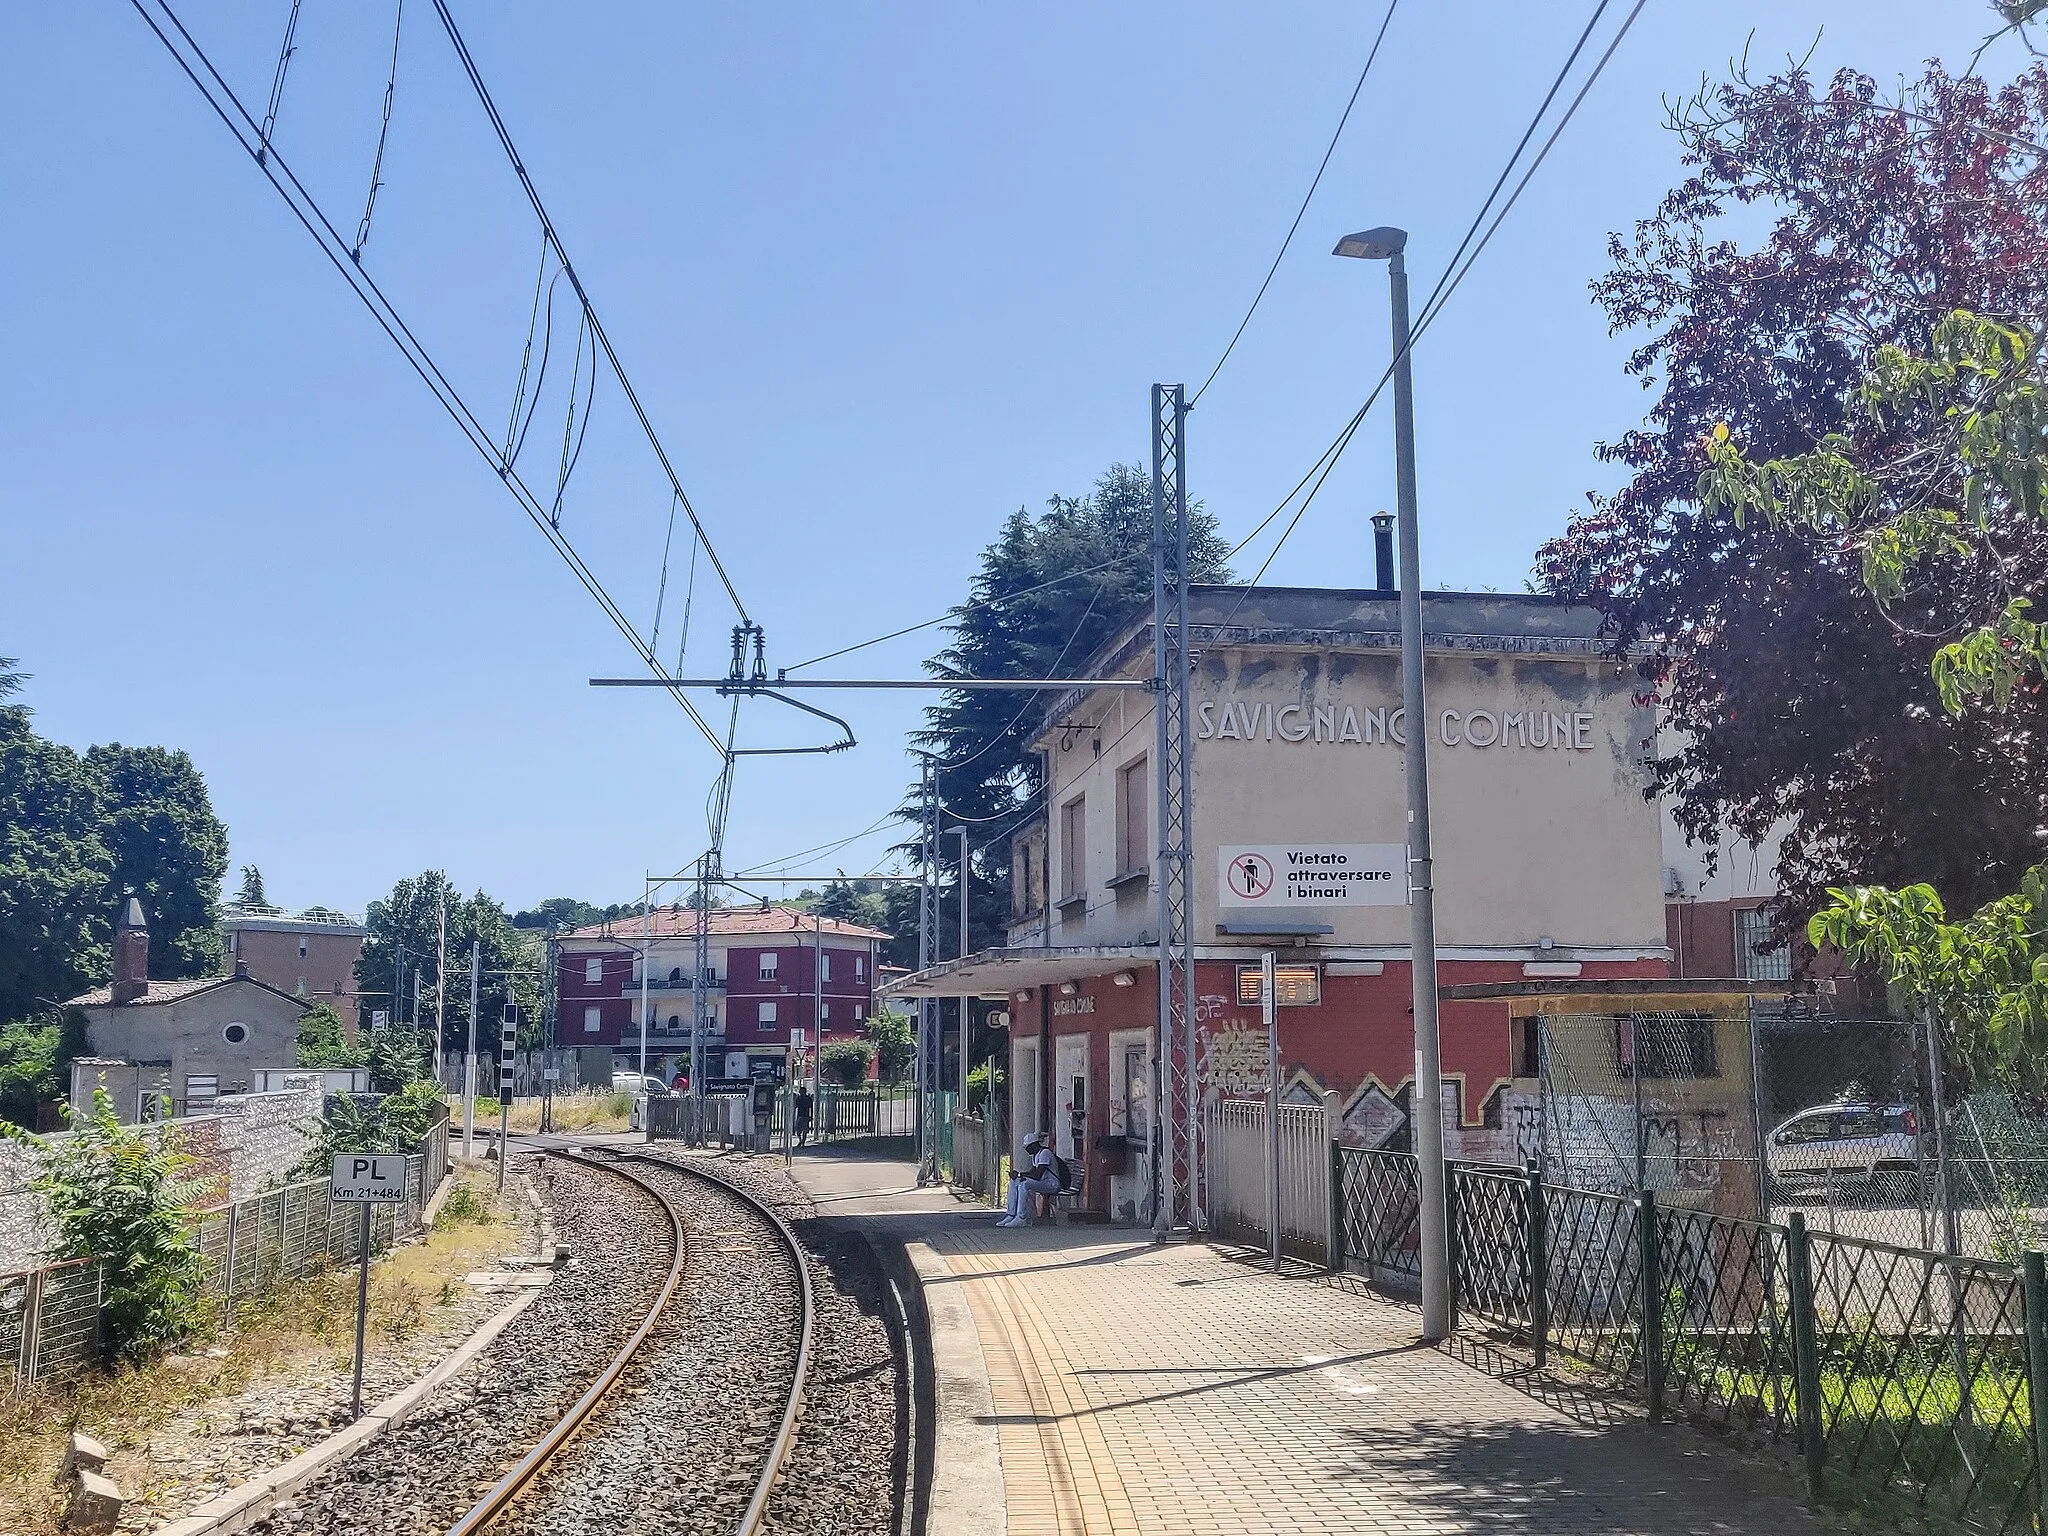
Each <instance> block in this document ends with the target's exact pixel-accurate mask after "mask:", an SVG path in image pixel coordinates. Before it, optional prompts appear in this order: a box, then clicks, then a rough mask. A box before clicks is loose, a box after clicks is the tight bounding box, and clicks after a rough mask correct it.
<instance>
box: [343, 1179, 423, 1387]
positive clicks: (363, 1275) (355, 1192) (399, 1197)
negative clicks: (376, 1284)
mask: <svg viewBox="0 0 2048 1536" xmlns="http://www.w3.org/2000/svg"><path fill="white" fill-rule="evenodd" d="M405 1186H406V1177H405V1159H404V1158H402V1157H387V1156H381V1155H378V1154H376V1153H371V1152H337V1153H335V1154H334V1168H333V1170H332V1171H331V1172H330V1173H329V1174H328V1177H327V1198H328V1199H329V1200H331V1201H333V1202H334V1203H335V1204H337V1205H360V1206H361V1207H362V1208H363V1214H362V1219H361V1221H360V1222H359V1223H358V1224H357V1227H356V1240H357V1245H358V1248H359V1249H360V1252H359V1253H358V1255H357V1261H358V1263H359V1264H360V1266H361V1268H360V1269H359V1270H358V1272H357V1275H356V1371H355V1387H354V1390H353V1391H352V1392H351V1394H350V1397H349V1421H350V1422H351V1423H353V1422H354V1421H355V1420H357V1419H360V1418H361V1417H362V1416H363V1333H364V1328H365V1325H366V1324H367V1322H368V1320H369V1315H370V1207H371V1206H373V1205H403V1204H404V1203H405Z"/></svg>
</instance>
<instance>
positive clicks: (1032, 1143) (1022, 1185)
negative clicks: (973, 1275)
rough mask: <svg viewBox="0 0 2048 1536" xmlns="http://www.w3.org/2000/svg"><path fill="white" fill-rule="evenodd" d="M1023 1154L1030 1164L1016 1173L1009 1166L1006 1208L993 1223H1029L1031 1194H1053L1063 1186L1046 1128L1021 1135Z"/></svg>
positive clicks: (1004, 1224) (1023, 1224) (1061, 1173)
mask: <svg viewBox="0 0 2048 1536" xmlns="http://www.w3.org/2000/svg"><path fill="white" fill-rule="evenodd" d="M1024 1155H1025V1156H1026V1157H1028V1158H1030V1159H1031V1164H1030V1167H1029V1168H1027V1169H1026V1170H1025V1171H1024V1172H1022V1173H1019V1172H1018V1171H1017V1170H1016V1169H1014V1168H1012V1169H1011V1170H1010V1202H1009V1212H1008V1214H1007V1215H1005V1216H1004V1217H1003V1218H1002V1219H1001V1220H1000V1221H998V1222H997V1223H996V1225H997V1226H999V1227H1028V1226H1029V1225H1031V1197H1032V1196H1033V1195H1056V1194H1058V1193H1059V1192H1060V1191H1061V1190H1062V1189H1064V1188H1065V1187H1066V1183H1067V1181H1066V1179H1065V1178H1064V1177H1063V1173H1064V1169H1063V1168H1062V1167H1061V1163H1060V1158H1059V1156H1058V1155H1057V1154H1056V1153H1055V1152H1054V1151H1053V1150H1052V1148H1050V1147H1048V1146H1047V1145H1046V1144H1045V1132H1043V1131H1033V1132H1032V1133H1031V1134H1030V1135H1029V1136H1026V1137H1025V1138H1024Z"/></svg>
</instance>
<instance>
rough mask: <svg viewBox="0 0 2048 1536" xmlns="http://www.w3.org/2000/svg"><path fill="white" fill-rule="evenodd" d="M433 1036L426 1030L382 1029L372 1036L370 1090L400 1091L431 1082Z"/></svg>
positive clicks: (432, 1073) (432, 1074) (376, 1091)
mask: <svg viewBox="0 0 2048 1536" xmlns="http://www.w3.org/2000/svg"><path fill="white" fill-rule="evenodd" d="M433 1076H434V1037H433V1035H432V1034H430V1033H429V1032H428V1031H426V1030H423V1029H380V1030H377V1031H375V1032H374V1033H372V1034H371V1036H370V1089H371V1091H372V1092H374V1093H399V1092H402V1091H403V1090H404V1089H407V1088H410V1087H411V1086H412V1085H413V1084H414V1083H421V1082H432V1081H433Z"/></svg>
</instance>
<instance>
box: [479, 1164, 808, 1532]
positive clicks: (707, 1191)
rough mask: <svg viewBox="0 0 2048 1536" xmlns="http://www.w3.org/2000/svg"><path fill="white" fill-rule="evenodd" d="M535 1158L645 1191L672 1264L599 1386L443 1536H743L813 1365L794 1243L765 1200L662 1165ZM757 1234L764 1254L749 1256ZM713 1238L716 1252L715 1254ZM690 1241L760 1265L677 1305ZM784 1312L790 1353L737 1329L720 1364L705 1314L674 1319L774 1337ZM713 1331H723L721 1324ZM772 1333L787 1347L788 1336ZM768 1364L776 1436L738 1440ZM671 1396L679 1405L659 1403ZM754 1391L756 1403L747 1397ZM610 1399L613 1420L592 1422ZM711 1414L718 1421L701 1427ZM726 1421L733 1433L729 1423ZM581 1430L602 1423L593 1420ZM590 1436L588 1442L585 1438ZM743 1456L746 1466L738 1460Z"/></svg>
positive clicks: (760, 1512) (727, 1271) (760, 1513)
mask: <svg viewBox="0 0 2048 1536" xmlns="http://www.w3.org/2000/svg"><path fill="white" fill-rule="evenodd" d="M545 1155H546V1156H550V1157H557V1158H561V1159H562V1160H564V1161H565V1162H570V1163H574V1164H576V1165H578V1166H579V1167H583V1168H587V1169H592V1170H601V1171H602V1172H604V1173H606V1174H609V1175H611V1176H613V1177H616V1178H620V1179H624V1180H626V1181H627V1182H629V1183H631V1184H633V1185H636V1186H637V1187H638V1188H639V1189H640V1190H642V1191H643V1192H645V1194H647V1195H648V1196H651V1197H652V1198H653V1200H654V1201H655V1202H656V1203H657V1204H658V1205H659V1207H660V1209H661V1210H662V1211H663V1212H664V1213H665V1214H666V1215H667V1217H668V1219H669V1222H670V1224H671V1227H672V1229H673V1233H674V1247H673V1255H674V1257H673V1261H672V1263H671V1264H670V1266H669V1272H668V1275H667V1277H666V1278H665V1279H664V1280H663V1282H662V1283H661V1285H660V1287H659V1289H658V1290H657V1291H656V1293H655V1296H654V1299H653V1302H652V1304H651V1305H650V1306H649V1307H648V1308H647V1311H646V1314H645V1316H644V1317H643V1318H642V1319H641V1320H640V1322H639V1324H638V1326H637V1327H635V1328H634V1330H633V1331H632V1333H631V1334H630V1335H629V1336H628V1337H627V1339H626V1340H625V1342H624V1343H623V1344H622V1345H621V1346H620V1348H619V1349H618V1351H617V1353H616V1354H615V1355H614V1356H613V1357H612V1359H611V1360H610V1362H609V1363H608V1364H607V1365H606V1366H605V1368H604V1369H603V1370H602V1371H601V1372H600V1373H599V1374H598V1376H597V1378H596V1380H594V1381H593V1382H592V1383H591V1384H590V1386H589V1387H588V1388H587V1389H586V1390H585V1391H584V1393H583V1394H582V1396H581V1397H579V1398H578V1399H577V1400H576V1401H575V1403H574V1404H573V1405H571V1407H570V1408H569V1409H568V1411H567V1412H565V1413H564V1414H562V1416H561V1417H560V1418H559V1419H558V1420H556V1421H555V1423H554V1424H553V1425H552V1426H551V1427H550V1428H549V1429H548V1430H547V1431H546V1433H545V1434H543V1435H542V1436H541V1437H540V1438H539V1440H537V1441H536V1442H535V1443H534V1445H533V1447H532V1448H531V1449H530V1450H528V1451H527V1452H526V1453H525V1454H524V1455H523V1456H521V1457H520V1458H519V1460H518V1461H517V1462H516V1463H515V1464H514V1465H513V1466H512V1468H511V1469H510V1470H509V1471H507V1472H506V1473H505V1474H504V1475H503V1476H502V1477H500V1478H499V1479H498V1481H497V1482H496V1483H494V1484H493V1485H492V1486H491V1488H490V1489H489V1491H488V1492H486V1493H485V1494H484V1495H483V1497H482V1498H480V1499H478V1500H477V1502H476V1503H475V1504H474V1505H473V1506H472V1507H471V1508H470V1509H469V1510H468V1512H467V1513H465V1514H464V1515H463V1516H462V1518H461V1519H460V1520H458V1521H457V1522H456V1523H455V1524H454V1525H452V1526H450V1527H449V1528H448V1536H480V1533H482V1532H484V1531H486V1530H489V1531H492V1532H493V1533H498V1532H505V1533H520V1532H534V1533H537V1532H547V1533H549V1536H571V1533H574V1532H577V1531H579V1530H584V1529H588V1530H590V1531H592V1532H598V1531H602V1532H606V1533H619V1532H632V1531H635V1530H638V1529H646V1530H649V1531H654V1530H660V1531H663V1532H675V1533H680V1532H690V1533H697V1532H702V1533H705V1536H713V1533H716V1536H728V1533H729V1536H755V1533H757V1532H759V1531H761V1530H762V1528H763V1520H764V1517H765V1516H766V1514H767V1511H768V1507H769V1501H770V1497H771V1495H772V1494H773V1492H774V1488H775V1482H776V1478H777V1476H778V1474H779V1473H780V1472H781V1470H782V1467H783V1465H784V1462H785V1461H786V1459H787V1458H788V1455H789V1451H790V1447H791V1445H792V1444H793V1442H794V1440H795V1437H796V1432H797V1425H798V1421H799V1418H800V1416H801V1413H802V1410H803V1401H804V1389H805V1385H806V1381H807V1378H808V1375H809V1371H810V1366H811V1360H812V1356H813V1334H814V1331H815V1327H816V1315H817V1308H816V1301H815V1298H814V1296H813V1294H812V1286H811V1277H810V1271H809V1267H808V1265H807V1263H806V1261H805V1254H804V1250H803V1247H802V1245H801V1244H800V1243H799V1242H798V1240H797V1237H796V1234H795V1233H794V1232H793V1231H792V1230H791V1229H790V1227H789V1224H788V1223H787V1222H785V1221H784V1220H783V1219H782V1217H781V1215H780V1214H779V1213H778V1212H777V1211H775V1210H774V1209H773V1208H772V1207H771V1206H769V1205H768V1204H767V1203H766V1202H765V1201H762V1200H760V1199H758V1198H756V1197H755V1196H754V1195H752V1194H750V1193H749V1192H747V1191H746V1190H744V1189H742V1188H740V1187H739V1186H738V1185H736V1184H733V1183H731V1182H730V1181H727V1180H725V1179H721V1178H718V1177H717V1176H716V1175H714V1174H711V1173H709V1172H707V1171H705V1170H703V1169H697V1168H687V1167H682V1166H679V1165H676V1164H672V1163H667V1162H663V1163H661V1164H659V1165H658V1171H656V1169H654V1168H650V1169H649V1170H648V1172H647V1173H643V1172H641V1171H639V1170H637V1169H634V1168H629V1167H626V1166H624V1165H623V1163H622V1162H620V1161H618V1160H615V1159H613V1158H611V1157H596V1156H589V1155H583V1154H579V1153H575V1152H570V1151H567V1150H559V1149H550V1150H548V1151H547V1152H546V1153H545ZM648 1174H653V1176H652V1177H650V1176H648ZM714 1223H721V1224H718V1225H714ZM764 1237H765V1238H766V1239H767V1243H768V1245H769V1246H770V1247H771V1248H772V1249H773V1250H774V1256H773V1257H770V1256H769V1255H766V1254H763V1253H762V1252H761V1251H760V1240H761V1239H762V1238H764ZM720 1239H723V1240H724V1242H725V1246H724V1247H722V1248H711V1245H712V1244H713V1243H714V1242H716V1241H718V1240H720ZM735 1239H738V1240H740V1241H739V1242H738V1243H735V1241H734V1240H735ZM693 1241H694V1242H695V1243H697V1244H698V1245H699V1246H700V1247H703V1248H707V1249H710V1251H712V1252H716V1253H719V1254H722V1255H726V1256H732V1257H737V1256H740V1255H743V1254H746V1255H751V1256H752V1257H753V1258H755V1259H756V1260H759V1261H763V1262H758V1263H756V1264H752V1265H746V1266H742V1265H739V1264H724V1265H718V1266H710V1267H708V1268H706V1267H700V1269H699V1272H698V1275H697V1277H696V1290H695V1291H694V1292H692V1293H690V1294H685V1293H686V1292H688V1291H689V1290H690V1288H689V1287H688V1286H686V1284H685V1277H686V1272H687V1270H688V1268H689V1264H688V1261H689V1256H690V1253H691V1245H692V1243H693ZM782 1276H786V1279H787V1283H786V1285H784V1286H783V1287H782V1290H783V1292H784V1294H783V1296H782V1297H780V1298H778V1297H777V1296H776V1295H775V1294H774V1291H775V1289H776V1286H775V1284H774V1283H773V1281H772V1280H771V1278H770V1277H778V1278H779V1277H782ZM721 1277H724V1278H725V1279H727V1280H729V1281H730V1282H731V1283H730V1286H729V1290H730V1294H726V1295H716V1296H706V1295H704V1294H703V1291H704V1288H705V1286H706V1284H707V1281H710V1282H713V1283H716V1282H717V1281H718V1280H719V1279H720V1278H721ZM764 1280H767V1281H769V1282H770V1283H768V1284H765V1285H764V1284H763V1282H764ZM792 1293H793V1294H792ZM779 1301H787V1302H793V1303H794V1306H793V1307H788V1306H781V1305H778V1302H779ZM735 1302H741V1303H743V1306H742V1310H741V1312H740V1314H739V1315H738V1316H737V1317H734V1316H732V1315H731V1314H730V1313H729V1312H727V1311H725V1308H726V1307H729V1306H730V1305H732V1304H733V1303H735ZM792 1310H793V1311H795V1312H796V1313H797V1315H798V1327H797V1330H796V1334H795V1340H794V1348H793V1350H783V1349H781V1348H780V1347H779V1341H778V1338H777V1335H776V1333H775V1332H773V1331H771V1332H769V1333H768V1335H767V1336H766V1337H760V1336H756V1335H746V1334H744V1333H743V1334H742V1337H741V1338H739V1339H731V1338H728V1339H727V1340H726V1343H727V1344H728V1345H736V1346H738V1347H737V1348H734V1349H731V1350H728V1351H727V1353H728V1355H729V1356H730V1358H711V1357H712V1356H714V1355H716V1354H717V1353H718V1351H717V1348H716V1342H717V1341H716V1334H717V1332H718V1330H712V1329H708V1328H706V1327H705V1326H702V1325H703V1323H704V1322H705V1321H706V1318H704V1317H698V1318H695V1319H692V1320H679V1319H678V1317H677V1314H678V1313H679V1312H684V1311H689V1312H696V1313H704V1312H708V1313H709V1315H710V1316H713V1317H721V1318H724V1319H725V1320H726V1321H727V1322H728V1323H729V1324H737V1325H744V1324H745V1323H746V1322H748V1321H749V1320H750V1319H751V1318H755V1317H758V1318H759V1319H761V1320H762V1321H763V1322H765V1323H767V1324H769V1325H771V1329H772V1324H773V1322H774V1321H775V1320H776V1318H777V1317H778V1315H779V1316H780V1318H781V1320H782V1321H783V1322H784V1323H785V1325H786V1322H787V1319H788V1313H789V1312H790V1311H792ZM723 1331H724V1332H726V1333H728V1334H730V1333H731V1332H732V1328H731V1327H727V1328H725V1329H724V1330H723ZM781 1334H782V1337H783V1338H786V1335H787V1330H786V1326H785V1328H784V1329H783V1330H781ZM776 1356H781V1357H782V1361H781V1362H780V1363H785V1364H786V1370H785V1371H784V1372H782V1373H779V1374H780V1375H781V1376H782V1379H783V1382H784V1383H785V1384H784V1385H782V1386H781V1388H780V1402H779V1405H776V1406H775V1407H774V1408H773V1409H771V1412H770V1414H769V1416H770V1417H772V1418H773V1420H774V1424H773V1430H772V1433H769V1434H761V1433H759V1432H751V1433H750V1432H749V1431H758V1429H759V1428H761V1427H763V1426H760V1425H758V1423H757V1422H756V1420H755V1418H753V1417H751V1416H752V1415H758V1414H759V1413H760V1410H761V1409H762V1408H763V1407H764V1406H766V1404H765V1403H764V1402H763V1400H762V1390H761V1389H762V1388H763V1387H764V1386H765V1385H766V1384H765V1383H764V1382H763V1380H762V1377H763V1374H764V1371H763V1369H762V1368H766V1369H767V1370H768V1371H770V1372H772V1371H773V1367H774V1365H775V1364H777V1363H778V1361H777V1360H775V1359H773V1358H770V1357H776ZM707 1387H711V1388H713V1389H714V1390H706V1388H707ZM721 1387H722V1390H718V1389H719V1388H721ZM671 1388H673V1389H677V1392H678V1393H679V1394H681V1395H680V1396H678V1395H674V1394H671V1392H670V1391H669V1390H668V1389H671ZM750 1391H751V1393H752V1395H753V1397H754V1399H755V1401H753V1402H752V1403H749V1402H748V1401H747V1397H748V1395H749V1392H750ZM643 1396H644V1397H652V1398H654V1399H655V1403H654V1404H653V1405H652V1406H651V1409H643V1408H642V1407H641V1405H640V1403H639V1399H641V1398H642V1397H643ZM706 1399H714V1401H710V1402H707V1401H705V1400H706ZM608 1403H609V1404H610V1405H611V1411H610V1412H608V1413H606V1414H600V1412H599V1410H600V1408H601V1407H605V1406H606V1405H607V1404H608ZM692 1403H694V1404H695V1405H696V1411H697V1412H698V1414H699V1417H698V1419H697V1420H696V1421H695V1422H692V1423H686V1424H680V1425H679V1424H677V1423H676V1422H674V1418H673V1410H675V1409H677V1408H678V1406H679V1405H682V1406H687V1405H688V1404H692ZM707 1407H708V1408H713V1409H715V1410H716V1411H717V1412H718V1413H719V1414H720V1415H722V1421H720V1420H714V1419H712V1418H710V1417H708V1416H705V1415H704V1413H703V1410H704V1409H705V1408H707ZM735 1417H738V1418H740V1419H741V1420H742V1422H740V1423H739V1424H737V1425H735V1424H734V1423H733V1422H732V1420H733V1419H734V1418H735ZM593 1419H598V1420H599V1421H600V1422H598V1423H597V1424H594V1425H592V1424H591V1421H592V1420H593ZM586 1425H590V1426H591V1427H590V1432H589V1433H588V1434H587V1435H584V1434H581V1433H580V1432H581V1431H583V1430H584V1429H585V1426H586ZM692 1453H694V1455H693V1454H692ZM750 1457H751V1458H754V1459H755V1460H756V1461H757V1465H755V1466H752V1467H748V1466H744V1465H739V1464H738V1463H739V1462H742V1461H744V1460H746V1459H748V1458H750Z"/></svg>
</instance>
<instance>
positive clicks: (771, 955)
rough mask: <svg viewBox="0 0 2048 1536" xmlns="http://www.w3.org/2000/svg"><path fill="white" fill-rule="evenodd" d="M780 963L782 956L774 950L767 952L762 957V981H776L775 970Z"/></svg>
mask: <svg viewBox="0 0 2048 1536" xmlns="http://www.w3.org/2000/svg"><path fill="white" fill-rule="evenodd" d="M780 962H781V956H779V955H777V954H776V953H775V952H774V951H773V950H769V951H767V952H765V953H764V954H763V955H762V956H761V980H763V981H773V980H774V979H775V968H776V966H777V965H778V964H779V963H780Z"/></svg>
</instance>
